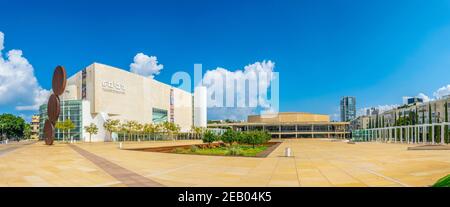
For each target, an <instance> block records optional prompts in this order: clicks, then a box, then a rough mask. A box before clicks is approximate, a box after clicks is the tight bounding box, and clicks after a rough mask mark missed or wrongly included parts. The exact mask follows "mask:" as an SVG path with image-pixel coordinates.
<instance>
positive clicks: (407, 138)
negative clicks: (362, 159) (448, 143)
mask: <svg viewBox="0 0 450 207" xmlns="http://www.w3.org/2000/svg"><path fill="white" fill-rule="evenodd" d="M435 126H441V130H440V132H436V130H435ZM445 126H450V123H449V122H443V123H433V124H420V125H408V126H395V127H383V128H375V129H366V131H367V133H365V135H364V136H365V137H364V139H365V140H367V141H378V142H391V143H392V142H393V143H396V142H400V143H408V144H420V143H423V144H445V140H444V137H445V136H444V134H445ZM429 127H431V142H429V141H427V134H428V133H430V132H428V131H427V130H428V128H429ZM449 128H450V127H449ZM397 131H399V132H400V133H399V136H398V137H397V133H396V132H397ZM436 133H440V137H441V140H440V143H436V142H435V138H434V137H435V134H436Z"/></svg>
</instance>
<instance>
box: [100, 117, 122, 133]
mask: <svg viewBox="0 0 450 207" xmlns="http://www.w3.org/2000/svg"><path fill="white" fill-rule="evenodd" d="M103 127H104V128H105V129H106V131H108V132H109V136H110V137H111V138H112V133H113V132H117V131H119V127H120V120H113V119H108V120H106V122H105V123H104V124H103Z"/></svg>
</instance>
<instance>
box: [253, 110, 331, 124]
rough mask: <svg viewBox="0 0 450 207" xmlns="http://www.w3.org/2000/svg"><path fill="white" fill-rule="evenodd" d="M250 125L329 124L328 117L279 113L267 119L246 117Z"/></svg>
mask: <svg viewBox="0 0 450 207" xmlns="http://www.w3.org/2000/svg"><path fill="white" fill-rule="evenodd" d="M248 122H250V123H279V122H281V123H289V122H291V123H299V122H330V116H328V115H322V114H310V113H302V112H298V113H279V114H277V115H276V116H271V117H269V118H265V117H261V116H260V115H253V116H248Z"/></svg>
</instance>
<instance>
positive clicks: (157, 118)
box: [152, 108, 167, 124]
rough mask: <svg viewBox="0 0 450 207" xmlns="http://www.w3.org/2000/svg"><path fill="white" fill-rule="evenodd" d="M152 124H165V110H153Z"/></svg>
mask: <svg viewBox="0 0 450 207" xmlns="http://www.w3.org/2000/svg"><path fill="white" fill-rule="evenodd" d="M152 113H153V114H152V122H153V123H155V124H158V123H163V122H167V110H164V109H157V108H153V111H152Z"/></svg>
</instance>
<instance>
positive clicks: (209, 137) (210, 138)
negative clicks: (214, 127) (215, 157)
mask: <svg viewBox="0 0 450 207" xmlns="http://www.w3.org/2000/svg"><path fill="white" fill-rule="evenodd" d="M216 140H217V135H216V134H214V133H213V132H212V131H211V130H206V132H205V134H204V135H203V138H202V141H203V143H208V145H211V143H213V142H214V141H216Z"/></svg>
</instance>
